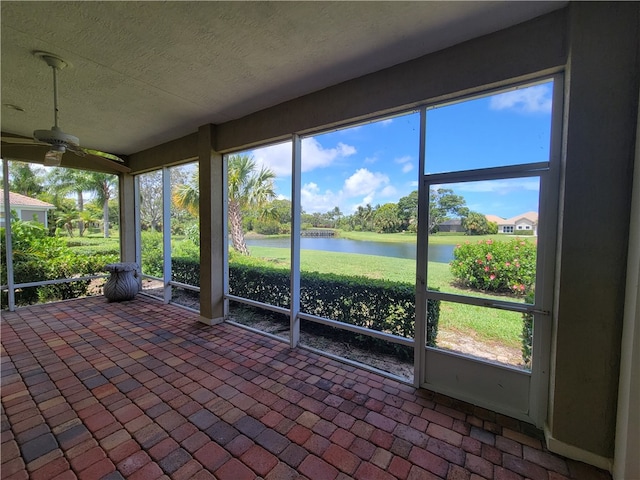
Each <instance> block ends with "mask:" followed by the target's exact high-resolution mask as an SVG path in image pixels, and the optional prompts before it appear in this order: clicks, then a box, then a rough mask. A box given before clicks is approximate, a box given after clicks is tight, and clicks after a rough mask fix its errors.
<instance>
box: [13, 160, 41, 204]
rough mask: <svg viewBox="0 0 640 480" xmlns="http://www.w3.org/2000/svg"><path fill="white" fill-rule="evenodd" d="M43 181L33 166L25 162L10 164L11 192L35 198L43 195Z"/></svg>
mask: <svg viewBox="0 0 640 480" xmlns="http://www.w3.org/2000/svg"><path fill="white" fill-rule="evenodd" d="M43 190H44V189H43V188H42V180H41V178H40V176H39V175H37V174H36V173H35V172H34V171H33V170H31V165H29V164H28V163H24V162H9V191H11V192H15V193H20V194H22V195H26V196H27V197H35V196H36V195H38V194H39V193H41V192H42V191H43Z"/></svg>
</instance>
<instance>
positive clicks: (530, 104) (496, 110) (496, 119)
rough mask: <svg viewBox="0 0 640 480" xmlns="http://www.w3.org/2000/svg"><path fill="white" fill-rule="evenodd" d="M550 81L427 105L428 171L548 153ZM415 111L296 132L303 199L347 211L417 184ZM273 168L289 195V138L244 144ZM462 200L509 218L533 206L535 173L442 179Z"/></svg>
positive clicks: (312, 206) (393, 197)
mask: <svg viewBox="0 0 640 480" xmlns="http://www.w3.org/2000/svg"><path fill="white" fill-rule="evenodd" d="M551 93H552V83H551V82H548V83H544V84H538V85H534V86H530V87H528V88H520V89H516V90H511V91H507V92H504V93H500V94H497V95H492V96H488V97H482V98H477V99H472V100H467V101H464V102H459V103H454V104H449V105H442V106H439V107H438V108H433V109H429V110H428V112H427V135H426V160H425V162H426V165H425V169H426V172H427V173H440V172H449V171H457V170H467V169H475V168H484V167H495V166H503V165H510V164H519V163H531V162H540V161H547V160H548V159H549V140H550V127H551ZM419 129H420V117H419V113H418V112H413V113H409V114H406V115H401V116H396V117H393V118H389V119H385V120H381V121H376V122H371V123H368V124H363V125H358V126H355V127H349V128H345V129H341V130H337V131H333V132H328V133H324V134H322V135H316V136H313V137H307V138H304V139H303V140H302V207H303V209H304V211H305V212H308V213H312V212H326V211H328V210H332V209H333V208H334V207H336V206H337V207H339V208H340V210H341V211H342V213H343V214H345V215H348V214H351V213H353V212H354V211H355V209H356V208H357V207H358V206H360V205H362V206H364V205H366V204H367V203H370V204H371V205H372V206H375V205H377V204H380V205H382V204H384V203H387V202H394V203H396V202H397V201H398V200H399V199H400V198H401V197H403V196H405V195H408V194H409V193H410V192H411V191H412V190H416V189H417V188H418V179H419V174H420V172H419V171H418V154H419V133H420V132H419ZM250 153H251V155H253V157H254V158H255V159H256V161H257V162H258V164H261V165H265V166H268V167H269V168H271V169H272V170H273V171H274V172H275V173H276V175H277V177H278V180H277V182H276V187H277V192H278V194H279V195H280V196H281V197H283V198H290V197H291V193H290V190H291V145H290V143H284V144H279V145H273V146H270V147H265V148H260V149H256V150H253V151H251V152H250ZM442 187H444V188H451V189H453V190H454V192H455V193H456V194H458V195H462V196H463V197H464V198H465V200H466V202H467V206H468V207H469V208H470V209H471V210H473V211H478V212H481V213H484V214H493V215H498V216H501V217H503V218H509V217H512V216H515V215H518V214H521V213H525V212H528V211H536V212H537V211H538V191H539V182H538V179H537V178H523V179H512V180H496V181H491V182H471V183H466V184H456V185H451V184H447V185H442Z"/></svg>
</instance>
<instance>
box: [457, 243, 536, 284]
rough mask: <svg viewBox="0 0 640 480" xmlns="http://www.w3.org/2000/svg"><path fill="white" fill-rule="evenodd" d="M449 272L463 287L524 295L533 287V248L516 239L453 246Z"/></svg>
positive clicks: (534, 257) (534, 253) (534, 267)
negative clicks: (452, 257)
mask: <svg viewBox="0 0 640 480" xmlns="http://www.w3.org/2000/svg"><path fill="white" fill-rule="evenodd" d="M453 256H454V259H453V261H452V262H451V263H450V265H451V272H452V274H453V276H454V277H455V278H456V280H457V282H458V283H459V284H461V285H463V286H466V287H471V288H476V289H478V290H484V291H491V292H503V293H514V294H516V295H525V294H526V292H528V291H529V290H530V289H531V288H532V287H533V284H534V281H535V270H536V245H535V243H534V242H532V241H525V240H521V239H519V238H515V239H511V240H508V241H505V242H495V241H493V240H486V241H485V240H480V241H478V242H477V243H470V242H467V243H464V244H462V245H457V246H456V248H455V249H454V251H453Z"/></svg>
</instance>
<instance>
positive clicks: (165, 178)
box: [162, 167, 171, 303]
mask: <svg viewBox="0 0 640 480" xmlns="http://www.w3.org/2000/svg"><path fill="white" fill-rule="evenodd" d="M162 259H163V260H162V263H163V265H162V278H163V282H164V290H163V299H164V303H169V302H170V301H171V285H170V284H169V282H170V281H171V173H170V172H169V169H168V168H167V167H163V169H162Z"/></svg>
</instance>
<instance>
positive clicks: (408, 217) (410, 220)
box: [398, 190, 418, 231]
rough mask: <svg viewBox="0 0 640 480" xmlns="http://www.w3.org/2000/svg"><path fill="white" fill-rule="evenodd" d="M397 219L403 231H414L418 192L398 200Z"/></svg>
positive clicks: (416, 217) (416, 220)
mask: <svg viewBox="0 0 640 480" xmlns="http://www.w3.org/2000/svg"><path fill="white" fill-rule="evenodd" d="M398 218H399V219H400V221H401V222H402V226H401V228H402V229H403V230H413V231H415V228H416V225H417V222H418V191H417V190H414V191H413V192H411V193H410V194H409V195H407V196H406V197H402V198H401V199H400V200H398Z"/></svg>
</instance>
